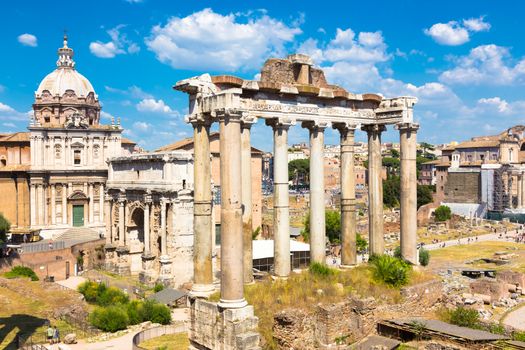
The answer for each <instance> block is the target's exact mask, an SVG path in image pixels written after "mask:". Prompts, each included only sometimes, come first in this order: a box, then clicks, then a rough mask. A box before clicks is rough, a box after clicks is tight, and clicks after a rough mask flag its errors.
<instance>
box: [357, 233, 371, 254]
mask: <svg viewBox="0 0 525 350" xmlns="http://www.w3.org/2000/svg"><path fill="white" fill-rule="evenodd" d="M367 247H368V242H367V241H366V239H364V238H363V236H361V235H360V234H359V233H358V234H357V235H356V248H357V251H358V252H364V251H365V250H366V248H367Z"/></svg>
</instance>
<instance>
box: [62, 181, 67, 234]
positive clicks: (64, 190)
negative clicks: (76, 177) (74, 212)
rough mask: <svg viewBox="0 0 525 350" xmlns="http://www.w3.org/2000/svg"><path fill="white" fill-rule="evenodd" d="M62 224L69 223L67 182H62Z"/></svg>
mask: <svg viewBox="0 0 525 350" xmlns="http://www.w3.org/2000/svg"><path fill="white" fill-rule="evenodd" d="M62 225H67V184H62Z"/></svg>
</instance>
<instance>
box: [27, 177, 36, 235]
mask: <svg viewBox="0 0 525 350" xmlns="http://www.w3.org/2000/svg"><path fill="white" fill-rule="evenodd" d="M29 191H30V197H31V202H30V203H29V204H30V206H31V226H35V225H36V223H37V221H36V188H35V185H34V184H31V187H30V189H29Z"/></svg>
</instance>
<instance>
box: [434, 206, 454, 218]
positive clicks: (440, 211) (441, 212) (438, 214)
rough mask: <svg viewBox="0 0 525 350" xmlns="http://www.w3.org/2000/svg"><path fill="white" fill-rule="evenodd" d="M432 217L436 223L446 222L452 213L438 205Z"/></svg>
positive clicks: (448, 208) (447, 208)
mask: <svg viewBox="0 0 525 350" xmlns="http://www.w3.org/2000/svg"><path fill="white" fill-rule="evenodd" d="M434 217H435V218H436V221H447V220H450V218H451V217H452V211H451V210H450V207H447V206H446V205H440V206H439V207H437V208H436V210H435V211H434Z"/></svg>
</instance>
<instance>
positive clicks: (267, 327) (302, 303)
mask: <svg viewBox="0 0 525 350" xmlns="http://www.w3.org/2000/svg"><path fill="white" fill-rule="evenodd" d="M331 270H332V269H331ZM321 271H325V269H324V268H322V269H321ZM351 294H355V295H358V296H362V297H369V296H373V297H375V298H376V299H377V300H378V301H379V302H380V303H381V302H382V303H398V302H400V301H401V295H400V293H399V290H398V289H394V288H391V287H388V286H387V285H385V284H383V283H380V282H377V281H375V280H374V279H373V277H372V270H371V268H370V267H369V266H366V265H362V266H358V267H356V268H354V269H351V270H343V271H337V270H335V273H331V272H329V273H327V274H325V273H324V272H323V273H322V274H317V273H312V272H310V271H304V272H302V273H299V274H296V273H294V274H292V275H291V276H290V277H289V278H288V279H286V280H281V279H279V280H275V281H274V280H272V278H270V277H268V278H266V279H265V280H263V281H261V282H258V283H255V284H254V285H248V286H245V297H246V299H247V301H248V303H250V304H251V305H253V306H254V308H255V314H256V315H257V317H259V332H260V333H261V335H262V337H264V338H265V341H266V343H267V348H268V349H277V345H276V344H275V342H274V340H273V336H272V326H273V317H274V315H275V314H277V313H278V312H279V311H281V310H284V309H287V308H290V307H293V308H299V309H303V310H305V311H307V312H312V311H313V310H314V308H313V307H312V306H313V305H316V304H318V303H335V302H340V301H342V300H343V299H344V298H345V297H348V296H350V295H351ZM213 298H215V299H218V298H219V295H218V293H216V294H215V295H213Z"/></svg>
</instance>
